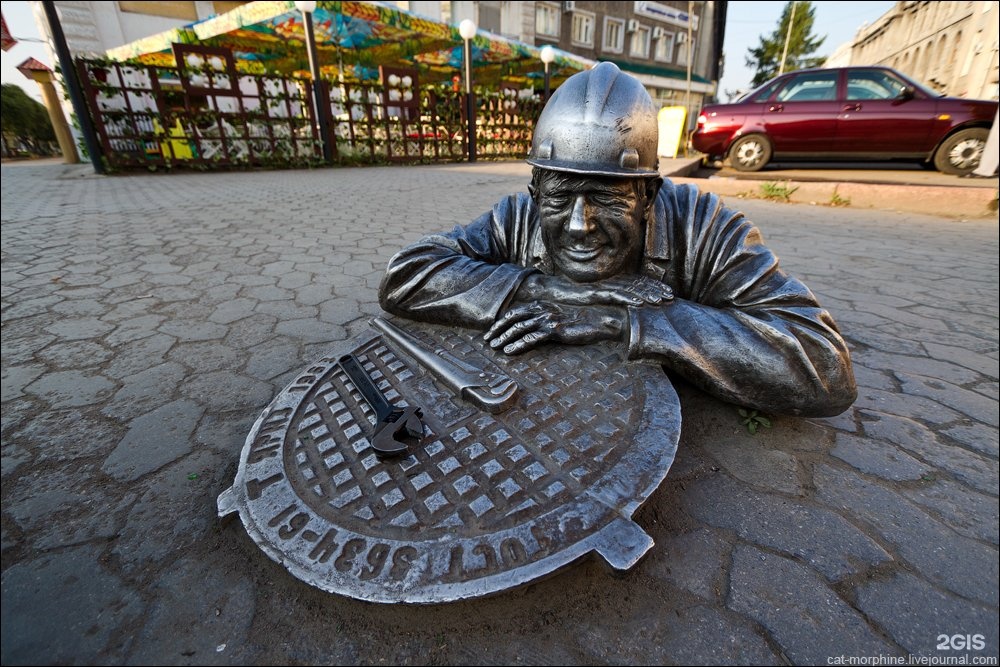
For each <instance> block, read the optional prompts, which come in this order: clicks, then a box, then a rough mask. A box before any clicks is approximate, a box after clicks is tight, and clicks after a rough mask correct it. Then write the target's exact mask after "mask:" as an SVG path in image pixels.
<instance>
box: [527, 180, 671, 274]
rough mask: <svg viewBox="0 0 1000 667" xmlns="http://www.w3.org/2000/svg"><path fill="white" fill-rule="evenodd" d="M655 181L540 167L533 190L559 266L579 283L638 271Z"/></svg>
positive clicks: (545, 236) (546, 238) (548, 243)
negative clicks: (651, 182) (543, 169)
mask: <svg viewBox="0 0 1000 667" xmlns="http://www.w3.org/2000/svg"><path fill="white" fill-rule="evenodd" d="M651 185H652V184H650V182H649V180H648V179H631V178H605V177H597V176H583V175H575V174H565V173H560V172H552V171H540V172H538V173H537V174H536V177H535V178H534V181H533V184H532V194H533V195H534V197H535V202H536V204H537V205H538V212H539V216H540V221H541V225H542V237H543V240H544V241H545V247H546V249H547V250H548V252H549V254H550V256H551V257H552V261H553V263H554V264H555V268H556V271H557V272H558V273H561V274H562V275H565V276H566V277H568V278H570V279H572V280H575V281H576V282H593V281H595V280H602V279H605V278H610V277H612V276H615V275H618V274H622V273H638V271H639V266H640V261H641V259H642V248H643V243H644V241H645V234H646V213H647V209H648V208H649V207H648V204H649V202H650V196H651V195H650V193H652V195H653V196H655V192H656V187H655V186H654V187H650V186H651ZM655 185H656V186H658V181H657V183H656V184H655Z"/></svg>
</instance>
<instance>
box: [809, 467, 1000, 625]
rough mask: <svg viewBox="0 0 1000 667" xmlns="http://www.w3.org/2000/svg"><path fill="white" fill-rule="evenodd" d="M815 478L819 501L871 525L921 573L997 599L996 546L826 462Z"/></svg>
mask: <svg viewBox="0 0 1000 667" xmlns="http://www.w3.org/2000/svg"><path fill="white" fill-rule="evenodd" d="M813 478H814V480H815V482H816V494H817V498H818V499H819V500H821V501H822V502H825V503H826V504H827V505H829V506H831V507H836V508H838V509H841V510H843V511H846V512H850V513H851V514H853V515H855V516H856V517H858V518H859V519H861V520H862V521H865V522H867V523H869V524H871V525H872V526H873V527H874V528H875V530H877V531H878V532H879V534H880V535H881V536H882V538H883V539H884V540H886V541H887V542H889V543H890V544H892V545H893V547H894V548H895V549H896V550H897V552H898V554H899V555H900V556H901V557H902V558H904V559H905V560H907V561H909V563H910V564H911V565H913V567H915V568H916V569H917V571H918V572H919V573H920V574H921V575H922V576H924V577H926V578H927V579H929V580H930V581H932V582H934V583H936V584H938V585H940V586H943V587H945V588H947V589H948V590H950V591H952V592H954V593H957V594H959V595H962V596H964V597H968V598H971V599H974V600H981V601H983V602H986V603H988V604H993V605H996V604H997V602H998V595H1000V593H998V584H1000V574H998V567H1000V561H998V560H997V550H996V548H991V547H988V546H986V545H984V544H982V543H981V542H976V541H974V540H970V539H969V538H966V537H962V536H961V535H959V534H957V533H956V532H954V531H952V530H951V529H950V528H948V527H947V526H945V525H944V524H942V523H941V522H939V521H936V520H935V519H933V518H932V517H930V516H929V515H928V514H927V513H926V512H924V511H923V510H921V509H919V508H918V507H917V506H916V505H914V504H913V503H911V502H909V501H908V500H906V499H905V498H904V497H903V496H902V495H900V494H899V493H895V492H893V491H891V490H889V489H886V488H884V487H882V486H878V485H876V484H873V483H870V482H866V481H864V480H862V479H861V478H860V477H857V476H856V475H853V474H851V473H848V472H845V471H843V470H840V469H837V468H832V467H829V466H825V465H824V466H820V467H819V468H818V469H817V470H816V472H815V473H814V474H813ZM914 536H919V539H914Z"/></svg>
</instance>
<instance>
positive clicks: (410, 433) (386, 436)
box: [371, 406, 424, 456]
mask: <svg viewBox="0 0 1000 667" xmlns="http://www.w3.org/2000/svg"><path fill="white" fill-rule="evenodd" d="M423 416H424V413H423V411H422V410H421V409H420V408H418V407H413V406H410V407H407V408H397V409H395V410H393V411H392V413H391V414H389V415H388V416H387V417H386V418H385V419H384V420H382V422H381V423H379V424H378V425H376V427H375V436H374V437H373V438H372V441H371V443H372V449H374V450H375V453H376V454H377V455H379V456H402V455H403V454H406V453H407V452H409V451H410V447H411V446H416V445H418V444H420V441H421V440H422V439H423V437H424V423H423V421H422V419H421V418H422V417H423Z"/></svg>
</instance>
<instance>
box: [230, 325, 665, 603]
mask: <svg viewBox="0 0 1000 667" xmlns="http://www.w3.org/2000/svg"><path fill="white" fill-rule="evenodd" d="M378 337H379V334H378V333H377V332H374V331H367V332H365V333H363V334H361V335H359V336H356V337H354V338H352V339H350V340H348V341H345V342H344V343H342V344H340V345H337V346H335V347H334V348H333V349H332V350H331V352H330V353H329V354H327V355H324V356H323V357H321V361H320V362H317V363H314V364H310V365H309V366H307V368H306V370H304V371H303V372H302V373H300V374H299V375H298V376H297V377H296V378H295V379H294V380H292V381H291V382H290V383H289V384H288V385H287V386H286V387H285V388H284V389H283V390H282V391H281V392H279V394H278V395H277V396H276V397H275V398H274V400H273V401H272V402H271V404H269V405H268V407H267V408H265V409H264V410H263V411H262V412H261V415H260V416H259V417H258V418H257V420H256V421H255V423H254V425H253V427H252V428H251V430H250V432H249V434H248V436H247V438H246V440H245V442H244V446H243V448H242V451H241V454H240V463H239V468H238V472H237V475H236V478H235V480H234V482H233V485H232V487H231V488H229V489H227V490H226V491H225V492H223V493H222V494H221V495H220V496H219V501H218V503H219V514H220V516H223V515H225V514H230V513H232V512H238V513H239V515H240V519H241V522H242V523H243V525H244V527H245V529H246V530H247V532H248V534H249V535H250V537H251V538H252V539H253V541H254V542H255V543H256V544H257V545H258V546H259V547H260V548H261V550H262V551H264V553H266V554H267V556H268V557H269V558H270V559H271V560H273V561H275V562H276V563H279V564H281V565H283V566H284V567H285V568H286V569H287V570H288V571H289V572H290V573H291V574H292V575H293V576H295V577H296V578H297V579H299V580H301V581H304V582H306V583H308V584H310V585H313V586H316V587H317V588H320V589H322V590H325V591H327V592H331V593H338V594H341V595H346V596H349V597H353V598H356V599H360V600H365V601H371V602H382V603H397V602H404V603H416V604H433V603H442V602H448V601H455V600H461V599H467V598H473V597H480V596H484V595H489V594H493V593H499V592H502V591H504V590H507V589H510V588H514V587H517V586H521V585H524V584H527V583H530V582H532V581H537V580H539V579H542V578H544V577H547V576H549V575H552V574H554V573H556V572H557V571H559V570H562V569H564V568H565V567H567V566H568V565H570V564H571V563H573V562H574V561H577V560H579V559H581V558H583V557H585V556H587V555H588V554H591V553H594V552H596V553H598V554H600V555H602V556H603V557H604V558H605V559H606V560H607V561H608V562H609V563H610V564H611V565H612V566H613V567H615V568H616V569H622V570H624V569H628V568H629V567H631V566H632V565H634V564H635V562H637V561H638V559H639V558H640V557H641V556H642V555H643V554H644V553H645V552H646V551H647V550H648V549H649V548H650V547H651V546H652V539H651V538H649V536H648V535H646V533H645V532H643V531H642V529H641V528H640V527H639V526H638V525H637V524H635V523H634V522H632V521H631V517H632V515H633V514H634V513H635V512H636V511H637V510H638V509H639V507H641V505H642V504H643V503H645V502H646V501H647V500H648V498H649V497H650V496H651V495H652V493H653V491H655V490H656V488H657V487H658V486H659V485H660V483H661V482H662V481H663V479H664V478H665V477H666V475H667V473H668V471H669V469H670V466H671V465H672V463H673V460H674V457H675V455H676V451H677V446H678V442H679V437H680V404H679V399H678V397H677V394H676V392H675V390H674V388H673V386H672V385H671V384H670V382H669V380H668V379H667V377H666V375H665V374H664V373H663V371H662V369H661V368H660V367H659V366H655V365H647V364H641V363H639V364H632V365H630V368H631V370H630V372H631V374H632V375H633V376H634V379H635V380H637V381H642V382H643V384H644V389H645V392H646V401H645V403H644V405H643V409H642V416H641V419H640V428H639V429H638V431H637V434H636V436H637V442H636V443H634V444H633V445H632V446H630V447H628V448H627V449H626V450H625V453H624V454H623V455H622V457H621V459H620V460H618V461H617V462H615V463H614V464H613V465H612V466H611V467H610V468H609V469H607V470H606V471H604V474H602V475H601V477H599V478H598V479H596V480H594V481H593V482H592V483H591V485H590V487H589V488H588V490H587V491H586V493H585V497H583V498H577V499H574V500H573V501H570V502H569V503H565V502H564V503H562V504H560V505H557V506H554V507H552V508H551V509H549V510H548V511H547V512H545V513H544V514H542V515H541V516H537V517H534V518H532V519H531V520H530V521H529V522H528V523H530V524H532V525H534V524H541V523H544V521H545V520H546V519H549V520H551V517H555V516H557V515H560V514H565V513H566V512H567V507H568V506H570V505H572V506H573V507H574V508H576V509H577V510H578V511H579V513H580V514H581V515H582V514H586V513H585V512H583V511H582V510H583V509H584V508H586V507H588V506H590V507H591V508H592V511H593V512H594V514H595V515H596V516H598V517H599V520H598V521H595V522H594V525H598V524H600V526H599V527H598V528H597V529H596V530H593V531H592V532H590V533H589V534H587V535H585V536H583V537H582V538H581V539H580V540H578V541H575V542H571V543H569V544H566V545H564V546H562V547H561V548H560V549H558V550H556V551H554V552H552V553H549V554H547V555H545V556H543V557H542V558H541V559H540V560H536V561H532V562H528V563H525V564H523V565H519V566H516V567H510V568H508V569H503V570H501V571H499V572H497V573H494V574H487V575H484V576H479V577H475V578H471V579H468V580H464V581H454V582H446V583H441V582H437V583H433V584H431V585H422V586H420V587H416V588H403V587H402V584H403V582H401V583H400V585H397V586H390V585H387V584H386V583H385V582H378V581H376V582H365V581H360V580H359V579H358V577H357V576H356V575H354V574H353V573H351V572H347V573H344V572H338V571H337V570H335V569H333V568H327V569H326V574H325V575H324V574H318V573H317V571H316V569H315V566H310V564H309V563H308V562H303V561H300V557H301V554H295V553H290V552H288V551H283V550H282V549H279V548H278V546H277V543H276V542H275V541H274V540H273V539H272V536H271V535H269V534H268V532H266V531H265V530H264V528H263V527H262V524H263V522H262V521H261V517H259V516H256V514H257V512H255V511H254V510H252V509H251V507H250V501H249V499H248V497H247V490H246V483H247V466H248V460H249V456H250V452H251V448H252V445H253V442H254V440H255V439H256V437H257V435H258V433H259V431H260V429H261V427H262V425H263V424H264V423H265V420H266V419H267V418H268V416H269V415H271V414H273V413H274V411H275V410H280V409H292V410H293V411H294V409H295V408H296V406H297V405H298V404H299V403H300V402H301V398H302V396H301V393H300V394H295V393H293V392H292V391H291V390H292V389H293V388H295V387H297V386H301V385H302V382H301V379H302V376H303V375H304V374H306V373H307V372H308V371H309V370H310V369H319V368H321V367H323V368H324V370H322V371H321V372H317V373H315V376H316V377H317V379H318V378H319V377H322V376H323V374H324V373H325V372H326V371H327V370H329V369H330V368H332V367H333V366H334V365H335V363H330V362H326V363H324V362H325V360H327V359H329V358H333V359H336V358H338V357H339V356H340V354H341V353H343V352H344V351H347V350H353V349H360V348H362V347H364V346H365V345H368V344H369V343H370V342H371V341H372V340H373V339H375V338H378ZM664 438H666V442H664ZM626 469H627V470H626ZM636 469H638V470H639V471H640V473H641V474H639V475H636V476H635V477H632V478H630V477H626V476H625V475H624V473H627V472H628V471H634V470H636ZM623 479H624V480H625V483H623V482H622V480H623ZM629 481H633V482H634V483H633V484H632V486H631V490H630V491H629V490H628V488H629V483H628V482H629ZM643 482H644V483H643ZM259 501H260V498H258V499H257V500H256V501H255V502H259ZM273 509H274V508H272V510H273ZM305 509H306V510H308V511H309V512H310V513H311V514H315V512H313V511H312V510H311V508H309V506H308V505H305ZM269 511H270V510H269ZM338 527H339V528H340V529H341V530H342V531H347V532H348V533H351V532H352V531H351V530H350V529H345V528H343V527H340V526H338ZM529 529H530V526H528V525H527V524H521V525H515V526H513V527H511V528H506V529H502V530H498V531H495V532H494V533H492V534H490V535H486V536H474V537H464V538H459V539H455V540H453V543H454V544H456V545H457V544H465V543H471V542H473V541H475V540H476V539H486V538H496V541H497V542H500V541H501V540H503V539H505V536H508V535H510V536H515V535H517V534H521V535H523V534H525V532H526V531H528V530H529ZM358 535H359V537H360V538H362V539H365V540H368V539H370V540H378V542H379V543H380V544H384V545H389V547H390V550H391V551H390V552H391V553H397V554H398V553H399V551H398V548H399V547H401V546H404V547H405V546H407V545H412V544H415V542H414V541H413V540H398V539H393V538H388V537H377V538H376V537H373V536H369V535H361V534H358ZM623 536H625V541H628V540H631V541H632V544H630V545H628V546H627V548H622V538H623ZM436 541H440V538H439V539H438V540H436ZM438 546H439V547H440V545H438ZM427 558H428V559H429V558H431V556H429V555H428V556H427ZM422 559H423V556H422V557H421V560H422ZM415 562H416V561H415Z"/></svg>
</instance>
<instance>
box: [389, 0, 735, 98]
mask: <svg viewBox="0 0 1000 667" xmlns="http://www.w3.org/2000/svg"><path fill="white" fill-rule="evenodd" d="M393 4H395V5H397V6H399V7H401V8H403V9H407V10H409V11H412V12H415V13H419V14H423V15H425V16H429V17H431V18H435V19H438V20H443V21H447V22H450V23H458V22H460V21H462V20H463V19H467V18H468V19H472V20H473V21H475V23H476V25H477V26H478V27H479V28H480V29H482V30H488V31H489V32H493V33H496V34H498V35H503V36H504V37H508V38H510V39H514V40H517V41H520V42H524V43H526V44H532V45H534V46H545V45H547V44H548V45H552V46H554V47H556V48H559V49H562V50H564V51H568V52H570V53H574V54H576V55H579V56H583V57H585V58H590V59H592V60H600V61H610V62H613V63H615V64H616V65H618V66H619V67H621V68H622V69H623V70H625V71H627V72H629V73H630V74H632V75H634V76H635V77H637V78H638V79H639V80H640V81H642V82H643V84H644V85H645V86H646V89H647V90H648V91H649V94H650V96H651V97H652V98H653V101H654V102H655V103H656V104H657V105H659V106H687V107H688V108H689V113H688V117H689V118H697V115H698V111H699V109H700V108H701V107H702V106H703V105H704V104H705V103H707V102H708V101H710V100H712V99H714V98H715V95H716V92H717V89H718V81H719V77H720V75H721V72H720V67H721V65H720V63H721V60H722V46H723V37H724V35H725V20H726V7H727V3H726V2H718V1H708V2H687V1H685V0H681V1H679V2H678V1H675V2H645V1H633V2H589V1H586V0H584V1H578V2H566V1H563V2H554V1H548V0H538V1H531V0H528V1H522V2H517V1H514V2H500V1H497V0H492V1H486V0H484V1H481V2H471V1H466V2H438V1H432V0H424V1H411V2H406V1H399V2H395V3H393ZM689 64H690V73H691V76H690V81H689V78H688V69H689V67H688V66H689Z"/></svg>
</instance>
